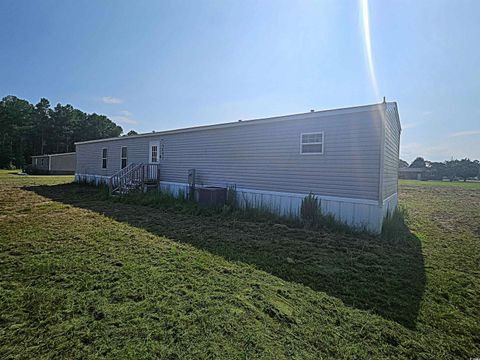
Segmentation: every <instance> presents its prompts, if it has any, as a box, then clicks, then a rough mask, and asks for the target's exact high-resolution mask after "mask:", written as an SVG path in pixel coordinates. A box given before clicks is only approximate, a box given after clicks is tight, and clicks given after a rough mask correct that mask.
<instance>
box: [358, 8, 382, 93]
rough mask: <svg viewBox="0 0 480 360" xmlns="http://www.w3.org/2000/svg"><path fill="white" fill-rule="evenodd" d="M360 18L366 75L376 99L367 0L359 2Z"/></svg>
mask: <svg viewBox="0 0 480 360" xmlns="http://www.w3.org/2000/svg"><path fill="white" fill-rule="evenodd" d="M360 9H361V18H362V25H363V40H364V46H365V55H366V57H367V65H368V73H369V75H370V82H371V83H372V88H373V91H374V93H375V96H376V98H377V99H379V98H380V94H379V91H378V84H377V77H376V75H375V67H374V65H373V55H372V40H371V36H370V17H369V13H368V0H360Z"/></svg>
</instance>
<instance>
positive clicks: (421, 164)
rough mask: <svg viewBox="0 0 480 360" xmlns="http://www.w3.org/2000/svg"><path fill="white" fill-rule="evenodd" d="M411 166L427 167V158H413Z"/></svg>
mask: <svg viewBox="0 0 480 360" xmlns="http://www.w3.org/2000/svg"><path fill="white" fill-rule="evenodd" d="M409 167H411V168H424V167H426V164H425V159H424V158H423V157H420V156H419V157H417V158H416V159H415V160H413V162H412V163H411V164H410V166H409Z"/></svg>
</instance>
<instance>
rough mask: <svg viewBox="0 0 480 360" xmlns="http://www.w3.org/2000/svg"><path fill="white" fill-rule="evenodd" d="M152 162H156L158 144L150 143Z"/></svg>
mask: <svg viewBox="0 0 480 360" xmlns="http://www.w3.org/2000/svg"><path fill="white" fill-rule="evenodd" d="M152 162H154V163H156V162H158V145H152Z"/></svg>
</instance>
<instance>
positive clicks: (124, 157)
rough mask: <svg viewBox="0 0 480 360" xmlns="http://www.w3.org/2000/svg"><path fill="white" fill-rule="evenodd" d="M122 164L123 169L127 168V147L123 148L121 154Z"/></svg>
mask: <svg viewBox="0 0 480 360" xmlns="http://www.w3.org/2000/svg"><path fill="white" fill-rule="evenodd" d="M120 159H121V164H120V167H121V168H122V169H123V168H124V167H125V166H127V159H128V150H127V147H126V146H122V153H121V154H120Z"/></svg>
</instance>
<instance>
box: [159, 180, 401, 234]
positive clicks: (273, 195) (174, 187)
mask: <svg viewBox="0 0 480 360" xmlns="http://www.w3.org/2000/svg"><path fill="white" fill-rule="evenodd" d="M197 186H198V185H197ZM160 191H165V192H169V193H171V194H172V195H174V196H179V195H181V194H183V195H186V194H188V184H186V183H177V182H167V181H161V182H160ZM236 192H237V202H238V204H239V206H241V207H246V206H247V205H248V206H252V207H257V208H258V207H263V208H267V209H268V210H270V211H271V212H273V213H276V214H279V215H285V216H295V217H296V216H299V215H300V207H301V204H302V200H303V199H304V198H305V196H306V195H307V194H300V193H287V192H277V191H266V190H255V189H246V188H238V187H237V188H236ZM315 195H316V196H317V198H318V199H319V200H320V207H321V211H322V214H325V215H326V214H330V215H333V216H334V217H335V219H337V220H338V221H340V222H342V223H344V224H347V225H349V226H351V227H354V228H358V229H366V230H368V231H370V232H373V233H380V232H381V231H382V224H383V219H384V218H385V217H386V216H388V215H389V214H392V213H393V211H394V210H395V208H396V207H397V194H396V193H395V194H393V195H391V196H390V197H388V198H387V199H385V200H384V201H383V202H382V204H381V205H379V203H378V201H376V200H366V199H355V198H343V197H336V196H322V195H318V194H315Z"/></svg>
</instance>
